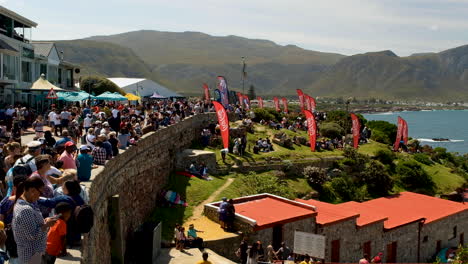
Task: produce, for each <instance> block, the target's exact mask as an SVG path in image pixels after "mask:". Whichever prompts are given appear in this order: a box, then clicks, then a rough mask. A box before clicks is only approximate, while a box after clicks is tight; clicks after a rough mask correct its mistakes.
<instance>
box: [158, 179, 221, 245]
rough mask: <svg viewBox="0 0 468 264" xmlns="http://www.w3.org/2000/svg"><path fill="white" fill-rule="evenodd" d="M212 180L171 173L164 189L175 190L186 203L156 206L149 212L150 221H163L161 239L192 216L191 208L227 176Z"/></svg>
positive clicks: (169, 235)
mask: <svg viewBox="0 0 468 264" xmlns="http://www.w3.org/2000/svg"><path fill="white" fill-rule="evenodd" d="M212 178H213V180H212V181H205V180H201V179H198V178H188V177H185V176H181V175H177V174H175V173H172V174H171V176H170V178H169V183H168V184H167V185H166V187H164V189H165V190H172V191H175V192H177V193H178V194H179V195H180V196H181V198H182V199H183V200H184V201H186V202H187V203H188V206H187V207H182V206H174V207H158V208H156V209H155V210H154V211H153V213H152V214H151V217H150V221H152V222H160V221H162V223H163V229H162V237H163V239H171V238H172V236H173V229H174V225H175V224H176V223H179V224H182V223H183V222H184V221H185V220H186V219H188V218H189V217H191V216H192V214H193V209H194V208H195V207H196V206H197V205H199V204H200V203H201V202H203V201H204V200H206V199H207V198H208V197H209V196H210V195H211V194H212V193H213V192H214V191H216V190H217V189H218V188H220V187H221V186H222V185H223V184H224V183H225V182H226V180H227V178H228V177H227V176H220V177H213V176H212Z"/></svg>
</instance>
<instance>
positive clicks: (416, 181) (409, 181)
mask: <svg viewBox="0 0 468 264" xmlns="http://www.w3.org/2000/svg"><path fill="white" fill-rule="evenodd" d="M396 173H397V174H398V176H399V178H400V181H401V183H402V184H403V186H404V187H405V188H406V189H407V190H410V191H414V190H419V189H422V190H426V191H428V193H432V192H433V191H434V187H435V184H434V181H433V180H432V178H431V177H430V176H429V174H428V173H427V172H426V171H425V170H424V169H423V168H422V167H421V165H420V164H419V163H417V162H416V161H413V160H411V161H403V162H400V163H398V165H397V166H396Z"/></svg>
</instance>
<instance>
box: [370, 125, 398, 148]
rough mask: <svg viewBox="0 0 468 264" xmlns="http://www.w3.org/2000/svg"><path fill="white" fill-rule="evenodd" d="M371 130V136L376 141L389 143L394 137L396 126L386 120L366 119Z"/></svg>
mask: <svg viewBox="0 0 468 264" xmlns="http://www.w3.org/2000/svg"><path fill="white" fill-rule="evenodd" d="M366 125H367V126H368V127H369V128H370V129H371V130H372V134H371V138H372V139H373V140H375V141H377V142H380V143H384V144H389V145H391V144H392V143H393V142H394V141H395V138H396V133H397V126H396V125H394V124H392V123H389V122H387V121H381V120H378V121H375V120H374V121H368V122H367V124H366Z"/></svg>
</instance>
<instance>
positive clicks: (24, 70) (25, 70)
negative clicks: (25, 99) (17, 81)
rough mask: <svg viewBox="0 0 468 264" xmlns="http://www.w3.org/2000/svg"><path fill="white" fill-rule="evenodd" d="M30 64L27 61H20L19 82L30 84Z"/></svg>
mask: <svg viewBox="0 0 468 264" xmlns="http://www.w3.org/2000/svg"><path fill="white" fill-rule="evenodd" d="M31 74H32V71H31V62H29V61H22V62H21V80H22V81H23V82H28V83H30V82H31V79H32V78H31Z"/></svg>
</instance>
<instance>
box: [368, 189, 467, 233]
mask: <svg viewBox="0 0 468 264" xmlns="http://www.w3.org/2000/svg"><path fill="white" fill-rule="evenodd" d="M362 205H365V207H364V208H367V209H366V210H365V211H363V212H364V213H366V212H367V213H372V214H375V213H379V214H381V215H382V216H387V217H388V220H387V221H385V224H384V225H385V228H386V229H391V228H395V227H398V226H401V225H405V224H408V223H411V222H414V221H417V220H418V219H421V218H425V219H426V221H425V223H426V224H427V223H430V222H433V221H437V220H440V219H442V218H445V217H447V216H450V215H453V214H456V213H459V212H462V211H465V210H468V205H466V204H462V203H457V202H452V201H448V200H444V199H440V198H436V197H432V196H427V195H422V194H418V193H412V192H402V193H400V194H397V195H392V196H388V197H382V198H378V199H374V200H371V201H367V202H364V203H362Z"/></svg>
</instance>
